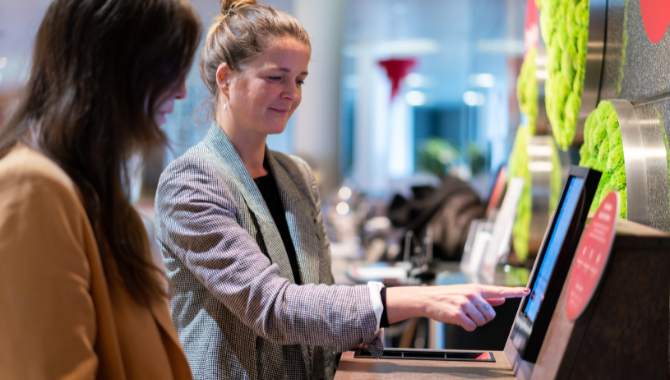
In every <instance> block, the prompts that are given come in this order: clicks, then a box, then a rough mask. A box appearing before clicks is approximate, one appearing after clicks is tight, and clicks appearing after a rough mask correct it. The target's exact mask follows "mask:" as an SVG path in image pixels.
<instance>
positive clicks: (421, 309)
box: [386, 286, 428, 324]
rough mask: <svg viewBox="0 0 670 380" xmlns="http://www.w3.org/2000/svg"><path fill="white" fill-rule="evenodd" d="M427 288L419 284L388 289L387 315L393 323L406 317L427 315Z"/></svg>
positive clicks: (389, 321)
mask: <svg viewBox="0 0 670 380" xmlns="http://www.w3.org/2000/svg"><path fill="white" fill-rule="evenodd" d="M424 289H425V290H428V289H427V288H423V287H418V286H396V287H392V288H387V289H386V308H387V311H386V316H387V318H388V323H389V324H393V323H397V322H400V321H404V320H405V319H409V318H415V317H424V316H425V315H426V313H425V310H426V294H425V292H424V291H423V290H424Z"/></svg>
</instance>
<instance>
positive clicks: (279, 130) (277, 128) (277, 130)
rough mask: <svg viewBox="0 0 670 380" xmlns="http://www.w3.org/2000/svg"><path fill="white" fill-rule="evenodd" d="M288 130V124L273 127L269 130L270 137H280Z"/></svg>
mask: <svg viewBox="0 0 670 380" xmlns="http://www.w3.org/2000/svg"><path fill="white" fill-rule="evenodd" d="M284 130H286V124H283V125H273V126H271V127H270V128H268V135H278V134H280V133H282V132H284Z"/></svg>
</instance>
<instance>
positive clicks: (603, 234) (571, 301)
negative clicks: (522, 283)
mask: <svg viewBox="0 0 670 380" xmlns="http://www.w3.org/2000/svg"><path fill="white" fill-rule="evenodd" d="M620 202H621V201H620V198H619V193H618V192H616V191H613V192H611V193H609V194H608V195H607V197H605V199H604V200H603V201H602V203H601V204H600V207H598V211H596V213H595V215H594V216H593V218H591V223H590V224H589V226H588V227H587V228H586V232H584V236H583V237H582V241H581V243H580V244H579V248H577V257H576V258H575V263H574V266H573V268H572V274H571V275H570V284H569V285H568V296H567V300H566V303H565V311H566V314H567V316H568V318H569V319H570V320H571V321H574V320H575V319H577V318H578V317H579V316H580V315H581V314H582V312H583V311H584V309H586V306H587V305H588V304H589V301H590V300H591V297H593V293H594V292H595V290H596V287H598V282H600V278H601V277H602V274H603V270H604V269H605V266H606V265H607V259H608V258H609V254H610V249H611V248H612V241H613V240H614V232H615V229H616V221H617V217H618V216H619V206H620Z"/></svg>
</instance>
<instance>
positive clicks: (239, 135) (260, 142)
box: [217, 118, 268, 178]
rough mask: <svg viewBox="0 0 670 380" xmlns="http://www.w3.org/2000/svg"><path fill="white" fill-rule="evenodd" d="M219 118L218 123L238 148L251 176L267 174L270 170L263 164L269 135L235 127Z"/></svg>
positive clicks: (256, 176)
mask: <svg viewBox="0 0 670 380" xmlns="http://www.w3.org/2000/svg"><path fill="white" fill-rule="evenodd" d="M218 119H219V118H217V123H218V124H219V126H220V127H221V129H223V132H225V133H226V136H228V139H229V140H230V142H231V143H232V144H233V146H234V147H235V150H237V153H238V154H239V155H240V158H242V162H244V166H246V167H247V170H248V171H249V174H251V177H252V178H258V177H262V176H265V175H267V174H268V170H267V169H266V168H265V166H264V165H263V163H264V162H265V141H266V140H267V135H262V134H255V133H250V132H249V131H247V130H244V129H243V128H235V127H234V126H233V125H232V123H231V122H230V121H228V120H218ZM221 119H225V118H221Z"/></svg>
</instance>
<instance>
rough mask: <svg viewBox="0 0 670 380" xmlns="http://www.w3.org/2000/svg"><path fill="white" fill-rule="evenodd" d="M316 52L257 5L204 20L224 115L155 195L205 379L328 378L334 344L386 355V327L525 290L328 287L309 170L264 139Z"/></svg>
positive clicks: (236, 0)
mask: <svg viewBox="0 0 670 380" xmlns="http://www.w3.org/2000/svg"><path fill="white" fill-rule="evenodd" d="M310 56H311V46H310V41H309V37H308V35H307V32H306V31H305V29H304V28H303V27H302V25H300V23H299V22H298V21H297V20H296V19H295V18H293V17H292V16H291V15H289V14H288V13H285V12H281V11H278V10H275V9H273V8H272V7H270V6H268V5H265V4H257V3H256V1H255V0H223V1H222V6H221V13H220V14H219V16H218V17H217V19H216V21H215V23H214V25H212V27H211V28H210V29H209V32H208V35H207V41H206V42H205V47H204V48H203V51H202V56H201V59H200V72H201V75H202V79H203V81H204V82H205V85H206V86H207V88H208V89H209V91H210V93H211V94H212V96H213V99H214V103H215V111H216V112H215V122H214V123H212V127H211V129H210V130H209V132H208V134H207V136H206V137H205V139H204V140H203V141H202V142H201V143H200V144H198V145H196V146H195V147H194V148H192V149H190V150H189V151H188V152H186V154H184V155H183V156H181V157H179V158H177V159H176V160H175V161H174V162H173V163H171V164H170V165H169V166H168V168H167V169H166V170H165V171H164V172H163V174H162V176H161V180H160V183H159V186H158V191H157V196H156V231H157V233H156V236H157V239H158V241H159V245H160V247H161V250H162V251H163V261H164V264H165V267H166V269H167V273H168V276H169V277H170V278H171V279H172V281H173V284H174V289H175V295H174V297H173V298H172V299H171V301H170V305H171V308H172V318H173V320H174V322H175V324H176V325H177V330H178V331H179V338H180V340H181V342H182V344H183V346H184V349H185V351H186V355H187V357H188V359H189V362H190V363H191V368H192V369H193V373H194V377H195V378H197V379H199V380H210V379H211V380H216V379H221V378H225V379H229V378H230V379H247V378H250V379H290V380H293V379H331V378H333V376H334V369H335V360H334V357H335V355H334V354H335V352H341V351H344V350H348V349H351V348H353V347H354V346H356V345H357V344H360V343H363V344H367V345H368V346H369V348H370V350H371V351H372V352H373V354H374V355H375V356H378V355H380V354H381V351H382V349H383V347H382V344H381V343H382V342H381V339H380V338H379V334H380V326H381V327H384V326H385V325H387V324H388V323H395V322H399V321H402V320H404V319H407V318H412V317H427V318H431V319H435V320H438V321H440V322H446V323H455V324H459V325H461V326H463V327H464V328H466V329H467V330H473V329H475V328H476V327H477V326H481V325H483V324H485V323H487V322H488V321H490V320H491V319H493V318H494V316H495V312H494V310H493V308H492V306H495V305H499V304H501V303H502V302H504V298H506V297H520V296H523V295H525V294H527V293H528V290H527V289H523V288H503V287H496V286H481V285H463V286H444V287H437V286H435V287H395V288H389V289H388V291H386V289H385V288H383V287H382V286H381V284H380V283H370V284H368V285H359V286H343V285H334V284H333V275H332V272H331V262H330V258H331V255H330V245H329V243H328V237H327V236H326V233H325V229H324V226H323V221H322V215H321V203H320V198H319V190H318V188H317V186H316V183H315V180H314V175H313V174H312V171H311V170H310V168H309V167H308V166H307V164H306V163H305V162H304V161H303V160H301V159H299V158H297V157H292V156H287V155H284V154H281V153H279V152H274V151H271V150H269V149H267V146H266V144H265V142H266V139H267V136H268V135H270V134H276V133H281V132H282V131H283V130H284V129H285V128H286V123H287V121H288V119H289V118H290V117H291V114H292V113H293V112H294V111H295V109H296V108H297V107H298V106H299V104H300V102H301V99H302V90H301V89H302V86H303V84H304V82H305V80H306V78H307V76H308V65H309V60H310ZM321 90H322V91H328V89H326V88H324V89H321Z"/></svg>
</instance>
